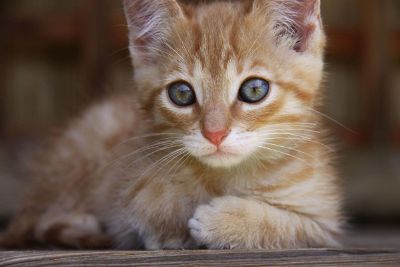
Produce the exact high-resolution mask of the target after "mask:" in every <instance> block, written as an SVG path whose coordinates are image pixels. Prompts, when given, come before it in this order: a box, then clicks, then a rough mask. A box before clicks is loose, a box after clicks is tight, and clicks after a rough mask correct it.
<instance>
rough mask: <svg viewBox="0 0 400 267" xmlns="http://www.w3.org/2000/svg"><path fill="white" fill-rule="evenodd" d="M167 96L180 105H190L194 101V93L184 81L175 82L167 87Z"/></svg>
mask: <svg viewBox="0 0 400 267" xmlns="http://www.w3.org/2000/svg"><path fill="white" fill-rule="evenodd" d="M168 96H169V98H170V99H171V101H172V102H173V103H174V104H175V105H177V106H180V107H187V106H191V105H193V104H194V103H196V94H195V92H194V90H193V88H192V86H190V84H188V83H186V82H183V81H181V82H176V83H173V84H171V85H170V86H169V87H168Z"/></svg>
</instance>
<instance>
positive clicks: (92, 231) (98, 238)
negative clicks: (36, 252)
mask: <svg viewBox="0 0 400 267" xmlns="http://www.w3.org/2000/svg"><path fill="white" fill-rule="evenodd" d="M34 237H35V239H36V240H38V241H40V242H41V243H43V244H46V245H54V246H60V247H70V248H78V249H103V248H110V247H111V240H110V238H109V237H108V236H107V235H105V234H104V233H103V231H102V229H101V226H100V224H99V222H98V220H97V219H96V218H95V217H94V216H92V215H89V214H85V213H67V214H59V215H57V214H47V215H45V216H43V217H42V218H41V219H40V221H39V222H38V224H37V226H36V228H35V231H34Z"/></svg>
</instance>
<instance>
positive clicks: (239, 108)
mask: <svg viewBox="0 0 400 267" xmlns="http://www.w3.org/2000/svg"><path fill="white" fill-rule="evenodd" d="M164 2H165V3H167V2H171V1H164ZM172 2H174V1H172ZM249 2H250V1H249ZM261 2H262V1H261ZM266 2H267V3H269V5H265V4H264V5H263V4H256V3H254V4H252V5H251V4H248V2H246V4H243V3H240V2H235V3H231V2H230V3H228V2H224V3H215V4H212V5H207V6H201V7H196V8H189V7H185V8H183V7H182V6H180V7H178V6H175V7H178V8H179V9H178V10H176V13H174V14H178V15H176V17H175V18H174V19H171V20H168V23H170V28H169V29H168V30H167V31H166V32H165V34H164V35H163V42H162V43H160V44H159V46H157V47H154V46H149V47H154V49H149V50H147V51H145V52H144V51H142V54H141V56H143V58H142V60H141V62H138V59H136V62H135V58H134V63H135V67H136V70H137V73H136V81H137V83H138V84H139V86H140V94H141V98H142V99H143V103H145V104H144V106H145V107H146V108H147V109H148V110H149V112H151V113H152V117H153V118H154V124H155V126H156V127H157V128H162V129H163V130H164V131H167V132H175V133H180V134H182V138H181V142H182V144H183V146H184V148H185V150H186V151H188V152H189V153H190V154H191V155H192V156H194V157H195V158H197V159H198V160H200V161H201V162H203V163H205V164H208V165H210V166H213V167H232V166H234V165H237V164H239V163H241V162H243V161H245V160H248V159H254V160H257V159H276V158H280V157H283V156H285V155H287V154H288V153H289V152H288V149H290V147H292V146H294V145H295V143H296V142H297V141H298V140H300V139H302V138H303V139H304V138H306V137H307V134H308V133H310V132H309V131H310V124H308V121H309V119H310V108H311V107H312V106H313V105H314V102H315V96H316V93H317V90H318V87H319V84H320V80H321V76H322V47H323V34H322V31H321V30H320V25H319V24H318V25H317V24H315V25H314V24H313V25H314V26H313V27H314V28H312V31H313V34H310V36H312V38H314V39H312V40H311V41H312V42H313V43H311V41H310V39H309V38H311V37H310V36H307V38H308V39H306V40H299V39H297V40H295V41H293V40H291V38H293V36H290V38H285V37H284V33H279V32H278V34H281V36H280V38H281V39H280V40H278V39H277V36H278V35H277V31H279V30H277V29H278V28H277V26H276V25H275V24H276V23H277V22H276V20H272V19H269V18H268V16H267V14H268V12H272V11H271V10H272V6H271V3H273V2H274V1H266ZM278 2H280V3H282V2H285V1H278ZM314 2H316V1H314ZM266 13H267V14H266ZM271 16H272V15H271ZM318 23H319V21H318ZM309 24H310V25H311V23H309ZM308 26H309V25H308ZM292 30H293V29H292ZM314 31H315V32H314ZM307 34H308V32H307ZM316 34H318V36H315V35H316ZM138 40H139V39H138ZM140 41H141V42H143V40H140ZM302 41H305V42H308V43H307V44H302V43H301V42H302ZM133 44H135V43H133ZM151 45H155V44H151ZM301 45H307V47H306V49H303V48H301V47H300V46H301ZM138 47H139V46H136V48H135V47H131V51H132V53H133V56H134V57H135V55H137V56H140V55H139V54H138V53H139V52H138V51H139V50H140V48H138ZM144 55H145V56H144Z"/></svg>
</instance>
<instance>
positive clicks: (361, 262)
mask: <svg viewBox="0 0 400 267" xmlns="http://www.w3.org/2000/svg"><path fill="white" fill-rule="evenodd" d="M288 265H290V266H294V265H296V266H337V265H345V266H378V265H384V266H388V265H390V266H400V251H399V250H390V249H386V250H385V249H382V250H363V249H348V250H339V249H337V250H336V249H304V250H275V251H263V250H254V251H228V250H223V251H213V250H197V251H188V250H182V251H131V252H129V251H93V252H90V251H26V252H24V251H5V252H0V266H33V267H34V266H230V267H235V266H288Z"/></svg>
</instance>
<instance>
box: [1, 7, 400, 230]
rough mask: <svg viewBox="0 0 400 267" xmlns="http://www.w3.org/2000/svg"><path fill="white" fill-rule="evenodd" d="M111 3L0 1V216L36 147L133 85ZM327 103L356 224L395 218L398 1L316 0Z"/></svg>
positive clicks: (122, 31) (399, 204) (118, 11)
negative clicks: (323, 36)
mask: <svg viewBox="0 0 400 267" xmlns="http://www.w3.org/2000/svg"><path fill="white" fill-rule="evenodd" d="M120 2H122V1H119V0H117V1H116V0H57V1H55V0H35V1H32V0H1V2H0V36H1V37H0V38H1V40H0V217H2V218H8V217H9V215H10V214H12V212H13V211H14V208H15V202H16V201H15V199H16V198H17V196H18V194H19V192H20V191H21V189H22V188H23V186H24V181H25V180H26V178H28V177H27V175H26V174H25V173H24V171H23V168H22V167H21V162H23V160H24V155H26V153H27V151H28V152H29V151H30V150H33V149H35V148H36V147H37V146H38V145H39V146H40V144H41V143H40V142H41V140H43V138H44V137H45V136H46V135H47V134H48V133H49V132H51V131H52V130H53V129H57V128H58V127H61V126H62V125H64V124H65V122H66V121H67V120H68V119H69V118H71V117H72V116H74V115H76V114H78V113H79V111H80V110H81V109H82V108H83V107H84V106H86V105H87V104H89V103H90V102H92V101H94V100H96V99H98V98H99V97H102V96H103V95H104V94H107V93H110V92H113V91H118V90H124V89H126V88H127V87H129V86H130V84H131V68H130V61H129V55H128V51H127V39H126V26H125V21H124V18H123V10H122V6H121V3H120ZM322 6H323V17H324V22H325V25H326V29H327V32H328V37H329V46H328V50H327V62H328V63H327V79H326V86H325V90H326V99H325V102H326V105H325V107H324V109H323V110H321V111H322V112H324V113H325V114H327V115H328V116H330V117H331V118H333V119H334V120H336V121H338V122H340V123H341V124H344V125H346V126H347V127H348V128H351V129H352V130H353V131H355V132H356V133H353V132H352V131H350V130H347V129H345V128H344V127H342V126H340V125H338V123H335V122H332V121H329V120H328V122H329V125H330V126H331V127H332V129H333V134H334V137H335V140H336V141H335V142H336V143H337V144H338V148H339V151H338V160H337V162H338V166H339V172H340V174H341V177H343V181H344V186H345V192H346V201H345V207H346V211H347V213H348V215H349V218H350V220H351V222H353V223H356V225H366V224H371V223H379V224H381V225H382V224H383V223H384V225H388V224H390V225H392V226H397V224H398V222H400V1H398V0H322Z"/></svg>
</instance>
